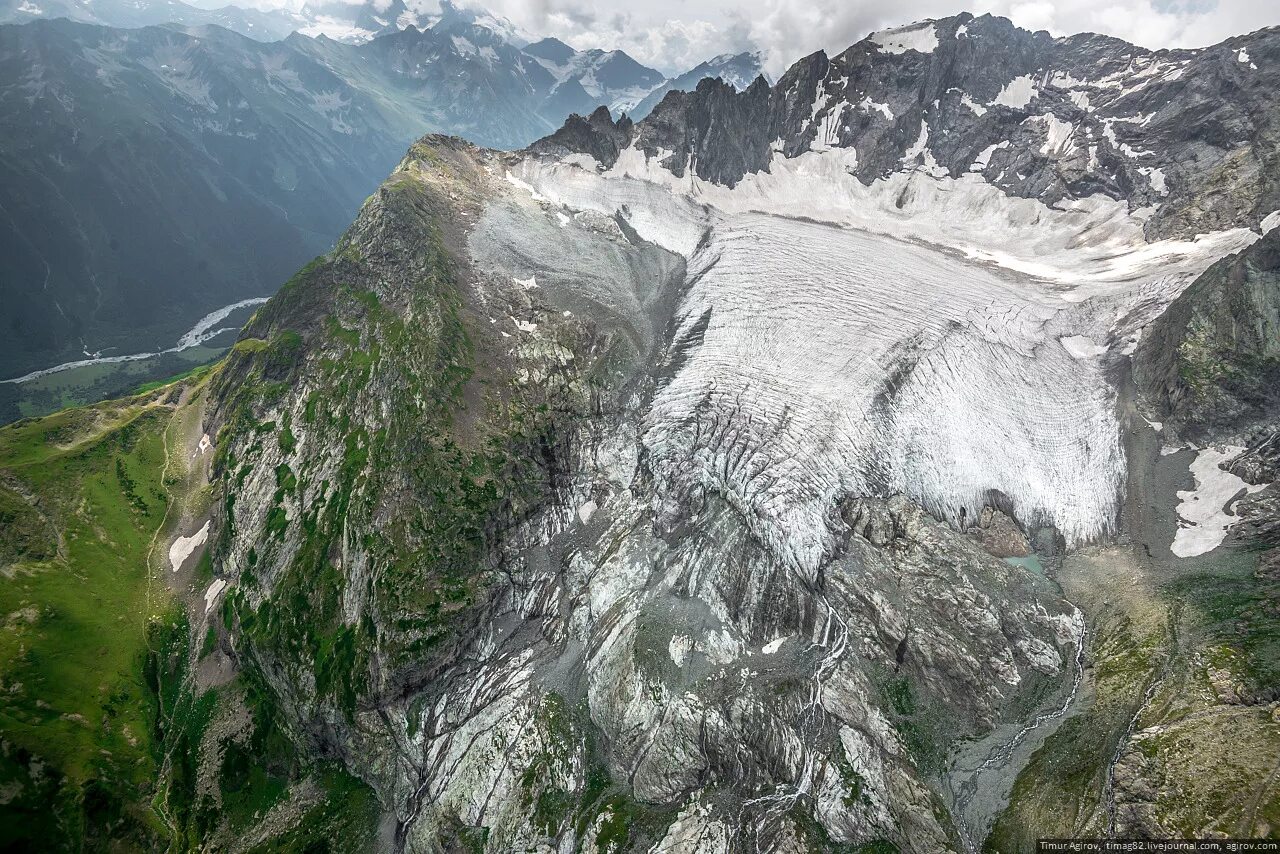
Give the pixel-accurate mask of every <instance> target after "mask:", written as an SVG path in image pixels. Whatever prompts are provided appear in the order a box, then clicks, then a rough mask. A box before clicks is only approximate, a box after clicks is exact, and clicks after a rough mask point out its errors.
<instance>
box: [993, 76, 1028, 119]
mask: <svg viewBox="0 0 1280 854" xmlns="http://www.w3.org/2000/svg"><path fill="white" fill-rule="evenodd" d="M1035 94H1036V83H1035V79H1034V78H1033V77H1032V76H1031V75H1030V74H1024V75H1022V76H1021V77H1015V78H1013V79H1012V80H1010V81H1009V82H1008V83H1006V84H1005V87H1004V88H1003V89H1001V90H1000V94H999V95H996V99H995V100H994V101H992V102H991V104H992V105H995V104H999V105H1001V106H1003V107H1012V108H1014V109H1015V110H1020V109H1022V108H1023V107H1025V106H1026V105H1027V104H1030V103H1031V99H1032V98H1034V97H1035Z"/></svg>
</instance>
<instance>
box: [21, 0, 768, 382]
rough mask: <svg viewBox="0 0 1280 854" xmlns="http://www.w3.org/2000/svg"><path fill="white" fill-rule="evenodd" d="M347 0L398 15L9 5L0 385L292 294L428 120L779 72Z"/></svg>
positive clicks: (518, 132)
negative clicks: (290, 282)
mask: <svg viewBox="0 0 1280 854" xmlns="http://www.w3.org/2000/svg"><path fill="white" fill-rule="evenodd" d="M33 4H38V5H33ZM332 5H333V7H335V8H331V7H329V6H326V7H320V11H317V9H316V8H315V7H310V6H308V7H306V10H304V13H298V14H299V15H303V17H306V16H310V17H308V18H306V19H307V20H311V21H314V20H317V19H318V18H317V16H319V15H320V14H321V12H325V10H328V11H332V12H335V14H336V12H337V11H342V12H343V13H344V14H346V15H347V17H346V18H344V19H343V20H346V21H348V22H349V23H350V24H351V25H352V27H354V28H355V29H358V30H361V32H362V33H363V32H368V33H369V34H371V35H372V34H373V32H374V31H373V30H372V29H371V26H372V25H374V24H376V25H378V26H380V27H383V29H387V30H389V31H388V32H386V33H385V34H382V35H377V36H376V37H374V38H369V39H367V40H363V41H360V43H354V42H356V41H359V40H358V39H355V38H351V39H348V40H347V41H339V40H337V39H335V38H330V37H328V36H324V35H321V36H319V37H315V38H312V37H308V36H305V35H302V34H300V33H297V32H294V33H293V34H292V35H287V36H286V37H284V38H283V39H282V40H279V41H274V42H270V41H265V40H261V39H260V38H258V37H257V36H264V35H265V36H266V37H279V36H281V34H282V33H283V32H287V31H288V30H289V29H290V28H293V29H297V28H298V27H297V25H298V24H299V23H302V19H300V18H298V17H297V16H295V17H293V18H290V19H289V20H288V21H285V17H287V15H294V13H283V12H279V13H275V12H273V13H260V12H255V11H247V10H240V9H235V8H233V7H227V8H224V9H220V10H216V11H212V12H210V11H205V10H200V9H196V8H195V7H192V6H188V5H186V4H183V3H180V2H172V3H147V2H145V0H143V1H142V2H138V3H128V4H126V3H120V2H102V0H94V2H92V3H87V2H59V3H50V2H47V0H23V2H22V3H20V4H18V5H17V6H14V5H12V4H10V5H9V7H8V8H7V9H6V11H5V12H4V16H6V17H9V18H14V17H15V16H16V15H18V12H19V11H20V10H21V9H22V8H23V7H26V11H23V12H21V14H24V15H26V16H27V17H28V18H31V17H35V18H36V20H33V21H31V22H30V23H28V24H24V25H5V26H0V81H4V82H2V83H0V214H2V216H0V249H2V250H3V251H2V252H0V296H2V297H3V298H4V299H5V301H6V304H7V306H8V310H7V311H6V323H7V327H8V328H7V329H6V333H7V334H5V335H3V336H0V379H4V378H11V377H15V376H19V375H22V374H24V373H26V372H28V371H32V370H36V369H42V368H47V367H49V366H51V365H55V364H59V363H61V362H65V361H71V360H74V359H83V358H85V356H86V355H93V354H97V353H104V354H112V355H115V354H119V353H122V352H131V351H134V350H147V351H150V350H152V349H155V348H156V347H167V346H171V345H172V344H173V342H174V341H175V340H176V339H177V338H178V337H179V336H180V335H181V334H182V333H183V332H184V331H186V330H187V329H189V328H190V327H191V325H192V323H193V322H194V321H195V320H196V319H197V318H199V317H202V316H203V315H205V314H206V313H208V312H210V311H212V310H214V309H217V308H219V307H221V306H223V305H227V304H229V303H232V302H235V301H238V300H241V299H245V298H248V297H257V296H265V295H268V294H270V293H272V292H273V291H274V290H275V288H276V287H278V286H279V285H280V284H281V283H282V282H283V281H284V280H285V279H286V278H287V277H288V276H289V274H290V273H292V272H293V271H294V270H296V269H297V267H298V266H299V265H300V264H301V263H303V262H305V261H306V260H307V259H308V258H310V257H313V256H314V255H316V254H319V253H321V252H323V251H325V250H326V249H327V248H328V247H329V246H331V244H332V241H333V239H334V238H335V237H336V236H337V235H338V233H339V232H340V230H341V229H342V228H343V227H344V226H345V224H346V223H348V222H349V221H350V219H351V218H352V216H353V215H354V214H355V211H356V209H357V208H358V206H359V205H360V203H361V201H363V199H364V198H365V197H366V196H367V195H368V194H369V193H370V192H372V191H373V189H374V188H376V187H377V185H378V183H379V181H380V179H381V178H382V177H383V176H384V175H385V174H386V173H387V172H388V171H390V170H391V169H392V168H393V167H394V166H395V164H396V162H397V161H399V159H400V158H401V157H402V156H403V154H404V152H405V149H406V148H407V147H408V145H409V144H410V143H411V142H412V141H413V140H414V139H416V138H417V137H419V136H421V135H422V134H423V133H426V132H432V131H435V132H443V133H450V134H457V135H460V136H463V137H465V138H467V139H469V140H471V141H473V142H476V143H478V144H481V145H485V146H489V147H495V148H507V149H512V148H521V147H523V146H525V145H527V144H528V143H530V142H532V141H533V140H535V139H537V138H538V137H541V136H543V135H545V134H548V133H550V132H552V131H553V130H555V129H556V128H557V127H559V126H560V125H561V124H562V123H563V122H564V120H565V119H566V117H568V116H569V115H570V114H572V113H579V114H582V115H587V114H589V113H590V112H592V111H593V110H594V109H595V108H596V107H597V106H599V105H607V106H608V107H609V108H610V110H612V111H613V112H614V113H615V114H619V113H621V112H625V111H630V110H633V109H637V108H639V109H643V110H644V111H645V112H647V109H648V104H649V102H650V101H652V100H653V99H654V98H660V97H661V96H662V95H664V94H665V93H666V92H667V91H668V90H670V89H689V88H692V87H693V86H695V85H696V84H697V81H698V80H700V79H702V77H704V76H706V75H708V74H716V73H721V72H724V73H725V77H726V79H727V80H729V81H730V82H733V83H735V84H737V85H739V86H741V85H743V82H744V81H745V80H747V79H748V77H749V76H754V74H756V73H759V69H760V63H759V58H758V57H756V56H753V55H750V54H744V55H741V56H738V57H729V58H720V59H717V60H713V61H712V62H710V63H704V64H703V65H700V66H698V68H696V69H693V70H691V71H690V72H688V73H686V74H683V75H680V76H678V77H676V78H674V79H671V80H668V79H666V78H664V76H663V75H662V74H661V73H660V72H658V71H656V70H654V69H652V68H648V67H645V66H644V65H642V64H640V63H638V62H636V61H635V60H634V59H632V58H631V57H630V56H628V55H627V54H625V53H623V52H622V51H604V50H581V51H580V50H575V49H574V48H572V47H570V46H568V45H566V44H564V43H563V42H560V41H558V40H555V39H544V40H542V41H538V42H534V43H532V44H530V43H529V42H528V41H527V39H526V38H525V37H524V36H522V35H521V34H519V33H518V32H517V31H516V30H515V29H514V28H513V27H511V26H510V24H509V23H507V22H504V21H501V20H500V19H496V18H493V17H492V16H487V15H484V14H482V13H476V12H472V11H466V10H460V9H458V8H456V7H453V6H451V5H448V4H447V3H446V4H445V5H444V6H443V14H440V15H436V16H435V17H434V19H432V20H430V21H424V20H423V19H421V18H417V17H414V18H413V19H412V20H409V18H410V17H412V13H410V12H409V11H408V10H403V9H402V5H403V4H399V3H398V2H397V3H393V4H392V5H391V6H390V7H388V8H387V9H386V10H384V11H385V12H386V14H387V15H392V14H396V10H397V9H402V11H401V12H400V13H399V14H398V15H397V16H396V17H395V18H394V19H392V18H385V17H382V16H379V18H378V19H377V20H372V19H370V21H371V23H369V25H368V26H366V24H364V23H361V22H362V21H364V20H365V19H364V18H361V17H359V15H363V14H365V13H366V12H368V11H369V9H371V8H372V7H356V6H348V5H346V4H332ZM336 7H341V8H340V9H337V8H336ZM37 8H38V9H39V14H37V13H36V12H35V11H32V10H33V9H37ZM327 13H328V12H325V14H327ZM55 14H56V15H62V14H66V15H68V16H71V17H87V16H90V15H92V16H93V17H94V19H95V20H103V19H109V20H111V21H113V22H118V23H123V24H126V25H128V26H129V27H132V26H134V25H136V24H148V23H154V22H158V21H178V23H168V24H165V25H164V26H144V27H141V28H136V29H135V28H121V27H106V26H102V25H100V24H85V23H78V22H73V21H69V20H46V19H45V18H47V17H50V16H53V15H55ZM352 15H357V17H354V18H353V17H351V16H352ZM383 21H387V22H393V23H387V24H386V25H385V26H383V23H382V22H383ZM401 23H403V24H405V26H404V28H403V29H399V28H398V25H399V24H401ZM421 23H428V24H429V26H427V27H426V28H425V29H420V28H419V26H418V24H421ZM286 24H288V25H289V26H286ZM233 29H234V30H235V31H233ZM246 32H252V33H254V34H256V35H255V37H250V36H248V35H245V33H246ZM730 72H731V74H730ZM655 103H656V102H655Z"/></svg>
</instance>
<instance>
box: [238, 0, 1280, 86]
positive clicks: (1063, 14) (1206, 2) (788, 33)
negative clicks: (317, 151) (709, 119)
mask: <svg viewBox="0 0 1280 854" xmlns="http://www.w3.org/2000/svg"><path fill="white" fill-rule="evenodd" d="M249 2H251V3H257V4H259V5H262V6H269V5H285V4H289V3H290V2H291V0H249ZM292 2H298V0H292ZM347 2H362V0H347ZM408 2H410V3H414V4H420V5H422V6H424V7H438V2H439V0H408ZM455 2H457V3H458V5H466V6H479V7H483V8H487V9H489V10H490V11H492V12H495V13H498V14H500V15H504V16H505V17H507V18H509V19H510V20H511V21H512V22H513V23H515V24H516V25H517V26H518V27H520V28H521V29H523V30H525V31H526V32H527V33H529V34H531V35H534V36H537V37H542V36H549V35H550V36H556V37H558V38H560V39H562V40H564V41H566V42H568V43H569V44H571V45H573V46H574V47H577V48H587V47H600V48H606V49H613V48H621V49H623V50H625V51H626V52H627V53H629V54H631V55H632V56H634V57H635V58H636V59H638V60H640V61H641V62H644V63H646V64H649V65H652V66H654V67H656V68H658V69H659V70H661V71H663V72H666V73H672V72H675V71H683V70H686V69H688V68H690V67H692V66H693V65H696V64H697V63H698V62H700V61H702V60H703V59H706V58H708V57H711V56H714V55H716V54H719V53H728V52H735V53H736V52H738V51H742V50H749V49H754V48H758V49H760V50H763V51H764V52H765V53H766V56H767V57H768V70H769V71H770V73H772V74H773V75H774V76H775V77H776V76H777V75H778V74H779V73H780V72H781V71H782V70H784V69H785V68H786V67H787V66H788V65H790V64H791V63H792V62H794V61H795V60H796V59H798V58H800V57H801V56H804V55H806V54H809V53H812V52H813V51H815V50H818V49H819V48H822V49H825V50H827V51H828V52H831V53H838V52H839V51H842V50H844V49H845V48H846V47H848V46H849V45H851V44H853V43H854V42H856V41H858V40H860V39H862V38H863V37H864V36H866V35H867V34H868V33H870V32H873V31H874V30H877V29H883V28H885V27H891V26H898V25H901V24H906V23H910V22H912V21H917V20H921V19H924V18H939V17H944V16H947V15H954V14H956V13H957V12H961V11H969V12H973V13H974V14H982V13H983V12H991V13H993V14H997V15H1003V16H1005V17H1007V18H1011V19H1012V20H1013V22H1014V23H1015V24H1018V25H1019V26H1022V27H1025V28H1027V29H1032V30H1048V31H1049V32H1050V33H1052V34H1053V35H1055V36H1057V35H1070V34H1071V33H1078V32H1086V31H1087V32H1098V33H1107V34H1110V35H1114V36H1118V37H1120V38H1122V39H1125V40H1126V41H1130V42H1134V43H1136V44H1139V45H1143V46H1145V47H1150V48H1159V47H1203V46H1206V45H1211V44H1215V43H1217V42H1219V41H1221V40H1223V39H1224V38H1227V37H1228V36H1233V35H1239V34H1241V33H1247V32H1252V31H1253V30H1257V29H1260V28H1262V27H1267V26H1274V25H1277V24H1280V0H1059V2H1054V0H973V2H962V0H738V2H726V0H455Z"/></svg>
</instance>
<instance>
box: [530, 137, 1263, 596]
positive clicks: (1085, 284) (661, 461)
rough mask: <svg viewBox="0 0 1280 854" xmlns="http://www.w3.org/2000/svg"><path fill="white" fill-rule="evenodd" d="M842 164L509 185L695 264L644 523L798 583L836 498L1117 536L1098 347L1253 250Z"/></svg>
mask: <svg viewBox="0 0 1280 854" xmlns="http://www.w3.org/2000/svg"><path fill="white" fill-rule="evenodd" d="M924 159H925V160H926V161H928V160H931V159H932V158H930V157H925V158H924ZM854 162H856V153H855V152H853V151H851V150H848V149H829V150H826V151H822V152H815V153H808V154H804V155H801V156H799V157H796V158H792V159H786V158H784V157H782V156H781V155H780V154H776V155H775V157H774V160H773V162H772V163H771V164H770V169H769V171H768V172H762V173H758V174H753V175H748V176H746V177H745V178H744V179H743V180H742V181H741V182H739V184H738V185H737V186H736V187H735V188H733V189H729V188H726V187H723V186H720V185H715V184H709V183H707V182H704V181H701V180H700V179H698V178H697V177H696V175H694V174H693V173H692V172H690V171H686V174H685V176H684V177H676V176H675V175H673V174H672V173H671V172H670V171H669V170H667V169H666V168H664V167H663V166H661V165H659V164H658V163H657V161H656V160H655V159H647V158H645V156H644V154H643V152H640V151H637V150H635V149H629V150H627V151H625V152H623V154H622V156H621V157H620V158H619V160H618V162H617V163H616V164H615V166H614V167H613V168H612V169H610V170H608V171H607V172H605V173H603V174H601V172H600V171H599V170H597V169H595V168H583V166H582V164H580V163H577V162H575V163H563V162H556V161H552V160H548V159H541V158H528V159H526V160H524V161H522V162H521V163H520V164H519V165H518V166H517V167H513V170H512V172H511V173H508V181H509V182H510V184H511V185H512V186H513V187H517V188H519V190H522V191H524V192H526V193H528V194H530V196H532V197H533V198H534V199H537V200H543V201H545V202H546V204H549V205H554V206H557V207H558V208H563V209H566V210H570V211H575V212H577V211H593V212H595V213H599V214H605V215H608V216H614V215H618V216H620V217H622V218H624V219H625V220H626V221H627V223H628V224H629V226H630V227H631V228H632V229H634V230H635V232H636V233H638V234H639V235H640V236H641V237H642V238H643V239H645V240H647V241H650V242H652V243H656V244H658V245H660V246H663V247H665V248H667V249H669V250H671V251H673V252H676V253H679V254H680V255H683V256H684V257H685V258H686V259H687V272H688V279H687V287H686V290H685V291H684V293H683V296H682V298H681V303H680V305H679V308H678V310H677V318H676V320H677V329H676V332H675V336H674V337H675V340H676V341H677V342H680V341H685V342H691V343H690V344H689V345H688V346H687V347H685V348H684V352H683V354H682V356H683V359H682V361H681V363H680V365H679V368H678V370H676V371H675V374H674V376H673V377H672V378H671V379H670V381H669V382H667V383H666V384H665V385H663V386H662V387H661V388H660V389H659V390H658V391H657V393H656V395H655V397H654V399H653V402H652V404H651V408H650V411H649V413H648V416H647V419H646V422H645V433H644V438H643V441H644V444H645V446H646V448H647V451H648V459H649V460H650V464H651V465H652V467H653V471H654V474H655V476H656V478H657V483H658V484H659V498H658V501H659V504H660V506H659V507H658V508H657V509H658V510H659V511H660V512H662V511H664V510H670V511H671V512H673V513H676V512H679V508H680V507H682V506H688V505H687V504H685V503H683V502H682V498H683V497H684V496H685V495H686V494H688V493H690V492H699V491H702V492H712V493H716V494H719V495H721V496H723V497H724V498H725V499H726V500H727V501H729V502H731V503H733V504H734V505H735V506H737V507H739V509H740V510H741V511H742V512H743V514H744V515H745V516H746V518H747V519H748V520H750V522H751V524H752V526H753V528H754V529H755V531H756V533H757V535H758V536H760V537H761V539H762V540H763V541H765V542H767V543H769V544H770V545H771V546H772V547H773V548H774V550H775V551H776V553H777V554H778V555H779V556H780V557H782V558H784V559H786V560H787V561H788V562H790V563H791V564H792V565H793V566H795V567H797V568H799V569H801V570H807V571H812V570H814V569H815V568H816V567H817V566H819V565H820V564H821V562H822V560H823V558H824V557H825V556H826V555H828V554H829V553H830V551H831V549H832V547H833V539H832V535H831V528H832V526H831V525H830V519H831V518H832V516H833V514H834V513H835V512H836V507H837V505H838V502H839V501H840V500H841V499H842V498H844V497H845V496H849V495H866V494H874V495H886V494H892V493H905V494H907V495H910V496H911V497H913V498H914V499H916V500H918V501H920V502H921V503H922V504H923V505H925V506H926V507H927V508H928V509H930V510H931V511H932V512H934V513H936V514H938V515H939V516H943V517H947V518H951V519H954V520H960V519H961V518H973V516H974V515H975V514H976V513H977V512H978V511H979V510H980V509H981V507H982V506H983V505H984V504H986V503H988V502H989V501H990V500H991V494H992V493H993V492H999V493H1002V494H1003V495H1004V496H1006V497H1007V499H1008V501H1009V502H1010V503H1011V504H1012V507H1013V509H1014V511H1015V513H1016V514H1017V516H1018V517H1019V518H1020V519H1022V520H1024V521H1027V522H1044V523H1050V524H1053V525H1055V526H1056V527H1057V528H1058V529H1059V530H1060V531H1061V532H1062V533H1063V535H1064V536H1065V537H1066V538H1067V540H1068V541H1069V542H1071V543H1076V542H1080V541H1083V540H1087V539H1089V538H1092V537H1094V536H1097V535H1099V534H1102V533H1104V532H1106V531H1108V530H1110V529H1111V527H1112V526H1113V525H1114V521H1115V518H1116V509H1117V501H1118V497H1119V492H1120V489H1121V486H1122V483H1123V475H1124V458H1123V452H1122V449H1121V444H1120V437H1119V425H1118V422H1117V419H1116V415H1115V394H1114V391H1113V389H1112V388H1111V386H1110V385H1109V383H1108V382H1107V380H1106V377H1105V373H1104V367H1105V354H1106V353H1107V350H1108V346H1107V345H1108V343H1109V342H1110V341H1111V340H1127V339H1128V338H1131V337H1132V336H1133V335H1134V334H1136V329H1138V328H1140V327H1141V326H1142V325H1143V324H1144V323H1146V322H1149V321H1150V319H1151V318H1152V317H1154V316H1155V315H1156V314H1158V313H1159V311H1161V310H1162V309H1163V307H1164V306H1165V305H1167V303H1168V301H1169V300H1171V299H1172V298H1173V297H1175V296H1176V295H1177V294H1178V293H1179V292H1180V291H1181V289H1182V288H1183V287H1185V286H1186V284H1188V283H1189V282H1190V280H1191V279H1192V278H1194V276H1195V275H1197V274H1198V273H1199V272H1200V271H1201V270H1203V269H1204V267H1206V266H1208V264H1210V263H1212V261H1213V260H1215V259H1216V258H1218V257H1221V255H1223V254H1225V253H1226V252H1231V251H1236V250H1238V249H1240V248H1242V247H1243V246H1246V245H1248V243H1250V242H1251V241H1253V240H1255V239H1257V234H1256V232H1250V231H1248V230H1246V229H1238V230H1235V231H1231V232H1223V233H1219V234H1214V235H1207V236H1203V237H1201V238H1198V239H1196V240H1192V241H1163V242H1159V243H1147V242H1146V241H1145V239H1144V237H1143V234H1142V219H1141V216H1140V215H1135V214H1131V213H1130V212H1129V211H1128V209H1127V206H1125V205H1124V204H1122V203H1117V202H1115V201H1113V200H1110V199H1106V198H1103V197H1094V198H1090V199H1085V200H1081V201H1076V202H1071V201H1066V202H1062V203H1060V204H1059V205H1058V206H1056V207H1055V208H1054V209H1050V208H1048V207H1046V206H1045V205H1043V204H1041V203H1040V202H1038V201H1036V200H1033V199H1017V198H1011V197H1009V196H1007V195H1005V194H1004V193H1002V192H1001V191H1000V190H998V189H997V188H995V187H992V186H991V185H990V184H988V183H986V182H985V181H984V180H983V179H982V178H981V177H980V176H977V175H966V176H963V177H962V178H959V179H951V178H949V177H943V176H938V175H936V174H933V173H932V170H930V169H929V167H928V163H927V162H926V163H925V165H924V167H923V168H921V169H917V170H913V171H904V172H900V173H896V174H893V175H891V176H889V177H888V178H885V179H882V180H879V181H876V182H874V183H873V184H871V185H869V186H864V185H863V184H861V183H860V182H858V181H857V180H856V179H855V178H853V177H852V176H851V175H850V174H849V171H848V167H849V165H850V164H852V163H854Z"/></svg>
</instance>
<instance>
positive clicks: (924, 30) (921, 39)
mask: <svg viewBox="0 0 1280 854" xmlns="http://www.w3.org/2000/svg"><path fill="white" fill-rule="evenodd" d="M869 38H870V39H871V41H873V42H875V43H876V44H877V45H879V47H880V49H881V50H882V51H884V52H885V53H906V52H907V51H909V50H915V51H919V52H920V53H933V50H934V48H936V47H937V46H938V28H937V27H935V26H934V24H933V22H932V21H922V22H920V23H918V24H908V25H907V26H905V27H898V28H896V29H892V30H881V31H880V32H878V33H872V34H871V35H870V36H869Z"/></svg>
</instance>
